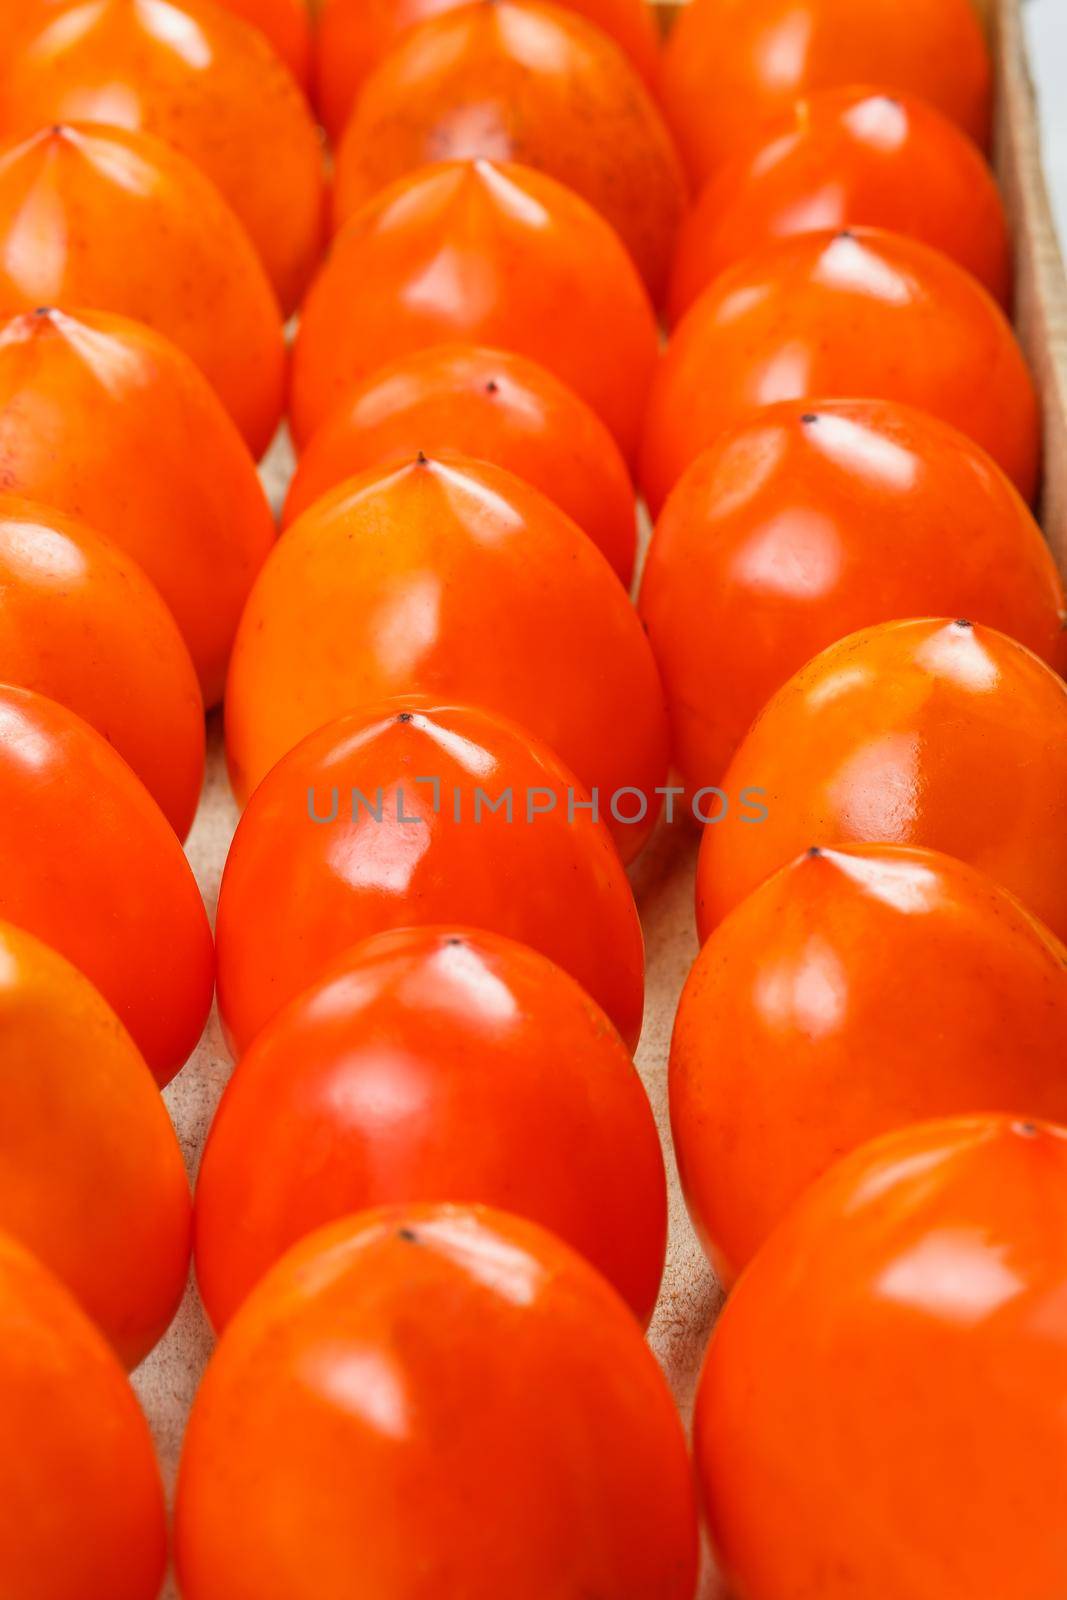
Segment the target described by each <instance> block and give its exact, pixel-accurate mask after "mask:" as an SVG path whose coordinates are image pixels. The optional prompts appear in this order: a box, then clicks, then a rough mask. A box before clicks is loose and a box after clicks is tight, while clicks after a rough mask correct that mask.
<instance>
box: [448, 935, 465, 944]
mask: <svg viewBox="0 0 1067 1600" xmlns="http://www.w3.org/2000/svg"><path fill="white" fill-rule="evenodd" d="M462 943H463V940H462V939H460V938H459V937H458V935H456V934H453V935H452V937H451V939H446V940H445V944H448V945H456V944H462Z"/></svg>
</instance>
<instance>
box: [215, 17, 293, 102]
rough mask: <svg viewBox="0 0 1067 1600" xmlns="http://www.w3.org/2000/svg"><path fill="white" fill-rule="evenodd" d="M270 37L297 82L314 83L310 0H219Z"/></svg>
mask: <svg viewBox="0 0 1067 1600" xmlns="http://www.w3.org/2000/svg"><path fill="white" fill-rule="evenodd" d="M217 4H220V5H222V6H224V7H225V9H226V10H227V11H232V12H233V14H234V16H236V17H243V18H244V20H245V22H250V23H251V24H252V26H253V27H254V28H258V29H259V31H260V33H262V34H264V35H265V37H266V38H267V39H269V41H270V43H271V45H272V46H273V48H274V50H275V51H276V53H277V54H278V55H279V56H280V57H281V59H282V60H283V61H284V62H285V64H286V66H287V67H288V68H289V71H290V72H291V73H292V74H293V77H294V78H295V79H296V81H297V83H298V84H299V85H300V87H301V88H302V89H304V90H308V89H310V87H311V69H312V31H311V16H310V13H309V11H308V7H307V4H306V0H217Z"/></svg>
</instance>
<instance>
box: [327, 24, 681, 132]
mask: <svg viewBox="0 0 1067 1600" xmlns="http://www.w3.org/2000/svg"><path fill="white" fill-rule="evenodd" d="M467 3H468V0H324V4H323V5H322V10H321V13H320V16H319V21H318V27H317V33H316V51H315V55H316V79H317V97H318V104H319V110H320V112H321V113H322V120H323V122H324V123H325V124H326V128H327V131H328V132H329V134H330V136H331V138H332V139H334V140H338V139H340V137H341V135H342V133H343V132H344V128H345V124H346V123H347V121H348V118H349V114H350V112H351V110H352V107H353V105H354V104H355V102H356V97H357V95H358V94H359V91H360V88H361V87H362V84H363V82H364V79H365V78H366V77H367V76H368V74H369V73H370V72H371V71H372V70H373V68H374V67H376V66H377V65H378V63H379V61H381V59H382V57H383V56H385V55H386V54H387V53H388V52H389V50H390V49H391V48H392V47H393V45H394V44H396V42H397V40H398V39H399V38H400V37H401V35H402V33H403V32H404V31H405V29H408V28H410V27H412V25H413V24H415V23H417V22H422V21H424V20H425V19H426V18H427V17H436V16H439V15H440V14H441V13H442V12H444V11H454V10H456V9H457V7H459V6H461V5H465V4H467ZM562 3H563V5H565V6H566V8H567V10H568V11H574V12H577V13H578V15H579V16H583V17H586V18H587V19H588V20H589V21H590V22H594V23H596V25H597V27H599V28H602V29H603V30H604V32H605V33H607V34H610V35H611V37H612V38H613V39H614V40H615V41H616V43H617V44H620V45H621V46H622V48H623V49H624V50H625V51H626V53H627V55H628V56H629V57H630V60H631V61H632V62H633V64H634V66H635V67H636V68H637V69H638V71H639V72H640V74H641V76H642V77H643V78H644V80H645V82H646V83H647V84H648V85H649V86H650V87H655V85H656V83H657V81H658V77H659V57H660V48H659V40H658V38H657V36H656V27H655V24H654V22H653V20H652V11H651V10H650V8H649V6H648V4H647V0H562Z"/></svg>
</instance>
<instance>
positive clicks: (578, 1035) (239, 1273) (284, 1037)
mask: <svg viewBox="0 0 1067 1600" xmlns="http://www.w3.org/2000/svg"><path fill="white" fill-rule="evenodd" d="M1065 987H1067V980H1065ZM1065 1082H1067V1079H1065ZM1064 1098H1065V1100H1067V1095H1065V1097H1064ZM412 1200H419V1201H422V1200H426V1201H430V1200H450V1201H451V1200H455V1201H471V1202H477V1203H480V1204H485V1205H499V1206H506V1207H507V1209H508V1210H509V1211H514V1212H517V1213H518V1214H519V1215H520V1216H524V1217H529V1218H530V1219H531V1220H532V1221H534V1222H539V1223H540V1224H541V1226H542V1227H545V1228H550V1229H551V1230H552V1232H553V1233H555V1234H558V1235H559V1237H560V1238H561V1239H564V1240H566V1242H567V1243H568V1244H569V1245H571V1246H572V1247H573V1248H574V1249H575V1250H578V1251H579V1252H580V1253H581V1254H582V1255H584V1256H585V1257H586V1258H587V1259H588V1260H589V1261H591V1262H592V1263H593V1265H594V1266H595V1267H598V1268H599V1270H600V1271H601V1272H602V1273H603V1274H604V1276H605V1277H606V1278H607V1279H608V1281H609V1283H612V1284H614V1286H615V1288H616V1289H617V1290H618V1291H619V1293H620V1294H621V1295H622V1296H623V1298H624V1299H625V1300H626V1301H627V1302H628V1303H629V1305H630V1307H631V1309H632V1310H633V1312H634V1314H635V1316H637V1317H638V1318H639V1319H640V1320H641V1321H642V1322H643V1323H645V1324H647V1323H648V1321H649V1319H650V1317H651V1315H652V1311H653V1308H654V1307H655V1304H656V1296H657V1294H658V1293H659V1285H660V1277H661V1275H662V1272H663V1257H664V1250H665V1247H666V1238H667V1193H666V1183H665V1180H664V1172H663V1157H662V1154H661V1152H660V1145H659V1135H658V1134H657V1132H656V1124H655V1121H654V1119H653V1116H652V1108H651V1106H650V1105H649V1103H648V1096H647V1095H646V1093H645V1090H644V1088H643V1086H642V1084H641V1080H640V1078H639V1077H638V1075H637V1072H636V1070H635V1068H634V1065H633V1063H632V1061H631V1060H630V1058H629V1056H628V1055H627V1052H626V1048H625V1046H624V1045H623V1043H622V1041H621V1039H620V1038H619V1036H618V1034H617V1033H616V1032H615V1029H614V1028H613V1027H612V1025H611V1023H610V1022H609V1021H608V1019H607V1017H606V1016H605V1015H604V1013H603V1011H601V1009H600V1007H599V1006H598V1005H596V1004H595V1003H594V1002H593V1001H592V1000H591V999H590V998H589V996H588V995H587V994H586V993H585V991H584V990H583V989H581V988H580V987H579V985H578V984H577V983H576V981H575V980H574V979H573V978H572V977H570V976H569V974H568V973H566V972H564V971H563V970H562V969H561V968H560V967H557V966H554V965H553V963H552V962H551V961H549V960H547V959H546V958H545V957H544V956H542V955H539V954H538V953H537V952H536V951H534V950H531V949H529V948H528V947H527V946H525V945H520V944H516V943H515V942H514V941H513V940H511V939H505V938H503V937H502V936H501V935H500V934H498V933H492V932H489V931H488V930H485V929H483V930H478V929H472V928H456V927H455V926H451V925H450V926H444V927H436V928H435V927H428V928H405V929H402V930H400V931H398V932H387V933H381V934H377V935H375V936H374V937H372V938H370V939H367V940H365V941H364V942H363V943H362V944H359V945H356V946H355V947H354V948H353V949H352V950H351V951H349V952H347V953H346V954H345V955H344V956H343V957H341V958H340V959H339V960H338V961H337V963H336V964H335V965H334V966H333V967H332V968H331V969H330V973H329V975H328V976H327V977H324V978H323V979H322V980H321V981H320V982H319V983H317V984H314V985H313V986H312V987H311V988H310V989H308V990H306V991H305V992H304V993H303V994H302V995H300V996H299V997H298V998H297V999H296V1000H294V1001H292V1003H291V1004H290V1005H288V1006H286V1007H285V1009H284V1010H283V1011H281V1012H280V1013H279V1014H278V1016H276V1017H275V1018H274V1019H273V1021H271V1022H269V1023H268V1024H267V1026H266V1027H265V1028H264V1029H263V1030H262V1032H261V1033H260V1034H259V1035H258V1036H257V1038H256V1040H255V1042H254V1043H253V1045H252V1047H251V1048H250V1049H249V1050H248V1052H247V1053H246V1054H245V1055H244V1056H243V1057H242V1059H241V1061H240V1063H239V1065H238V1067H237V1071H236V1072H235V1073H234V1075H233V1077H232V1078H231V1079H230V1082H229V1084H228V1085H227V1088H226V1092H225V1094H224V1096H223V1099H222V1103H221V1105H220V1107H219V1110H218V1114H217V1116H216V1118H215V1121H214V1123H213V1125H212V1129H211V1133H210V1136H209V1138H208V1143H207V1148H206V1150H205V1151H204V1159H203V1161H202V1163H201V1167H200V1177H199V1180H198V1183H197V1191H196V1271H197V1280H198V1282H199V1285H200V1292H201V1295H202V1296H203V1299H204V1304H205V1306H206V1307H207V1310H208V1314H209V1315H210V1317H211V1319H212V1321H213V1322H214V1324H215V1326H216V1327H217V1328H218V1327H221V1326H222V1325H223V1324H224V1323H226V1322H228V1321H229V1319H230V1317H231V1315H232V1314H233V1312H234V1311H235V1310H236V1309H237V1307H238V1306H239V1304H240V1303H241V1301H242V1300H243V1299H244V1298H245V1296H246V1294H247V1293H248V1291H249V1290H250V1289H251V1288H252V1287H253V1286H254V1285H255V1284H256V1283H257V1282H258V1281H259V1279H260V1278H261V1277H262V1276H263V1274H264V1272H265V1271H266V1270H267V1268H268V1267H270V1266H271V1265H272V1264H273V1263H274V1262H275V1261H276V1260H277V1259H278V1258H279V1256H281V1255H283V1254H284V1252H285V1251H286V1250H287V1249H289V1247H290V1246H291V1245H293V1244H295V1243H296V1242H297V1240H299V1239H301V1238H303V1237H304V1235H305V1234H308V1233H311V1232H312V1231H313V1229H315V1228H318V1227H321V1226H323V1225H324V1224H325V1223H328V1222H333V1221H335V1220H336V1219H338V1218H340V1217H344V1216H347V1215H348V1214H349V1213H351V1212H355V1211H365V1210H369V1209H371V1208H372V1207H374V1206H380V1205H388V1204H392V1203H393V1202H400V1203H406V1202H408V1201H412Z"/></svg>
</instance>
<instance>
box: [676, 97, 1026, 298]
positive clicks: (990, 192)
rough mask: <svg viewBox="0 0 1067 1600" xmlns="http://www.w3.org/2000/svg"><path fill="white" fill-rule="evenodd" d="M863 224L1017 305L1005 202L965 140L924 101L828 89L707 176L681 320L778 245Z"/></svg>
mask: <svg viewBox="0 0 1067 1600" xmlns="http://www.w3.org/2000/svg"><path fill="white" fill-rule="evenodd" d="M859 224H862V225H864V226H869V227H877V228H887V229H889V230H890V231H892V232H895V233H904V234H907V235H909V237H911V238H914V239H921V240H923V242H924V243H925V244H929V245H933V246H934V247H935V248H936V249H938V250H943V251H944V252H945V254H946V255H949V256H951V257H952V258H953V259H954V260H955V261H958V262H959V264H960V266H961V267H966V268H967V270H968V272H971V273H973V274H974V276H975V277H976V278H977V279H978V280H979V282H980V283H983V284H984V285H985V287H986V288H987V289H988V290H989V292H990V293H991V294H992V295H993V296H994V297H995V298H996V299H998V300H999V301H1001V303H1002V304H1007V302H1008V300H1009V299H1010V294H1011V277H1012V263H1011V241H1010V239H1009V237H1008V229H1007V223H1006V222H1005V219H1004V202H1003V200H1002V199H1001V197H1000V191H999V189H998V188H997V185H996V180H995V179H994V177H993V174H992V172H991V171H990V169H989V167H988V165H987V163H986V161H985V158H984V157H983V156H982V154H981V152H980V151H979V150H978V149H977V148H976V147H975V145H974V144H972V142H971V141H970V139H968V138H967V136H966V134H964V133H962V132H961V131H960V129H959V128H957V127H956V126H955V124H954V123H952V122H950V121H949V120H948V118H947V117H944V116H942V115H941V113H940V112H939V111H937V110H936V109H935V108H934V107H933V106H931V105H928V104H927V103H926V101H924V100H920V99H918V98H917V97H916V96H915V95H906V94H900V93H893V92H891V91H887V90H884V89H865V88H845V89H824V90H823V91H822V92H821V93H820V94H814V95H811V96H810V97H809V98H807V99H805V100H798V101H797V103H796V105H795V106H793V107H792V109H791V110H790V112H789V113H788V115H787V116H786V117H785V118H784V120H782V121H780V122H775V123H773V124H772V125H771V126H770V127H767V128H761V129H760V130H759V131H758V132H757V133H755V134H754V135H753V136H752V138H751V140H750V141H749V142H748V143H747V144H746V145H744V147H743V148H742V149H740V150H739V151H738V152H737V154H736V155H735V156H733V157H732V158H731V159H730V160H729V161H726V162H724V163H723V165H722V166H721V167H719V168H718V170H717V171H716V172H715V173H714V174H713V175H712V177H711V178H710V179H709V181H708V183H707V185H706V186H705V188H704V190H703V192H702V194H701V196H700V200H699V202H698V204H697V205H696V207H695V208H694V210H693V211H692V213H691V214H690V215H689V217H688V218H687V219H686V221H685V224H684V226H683V229H682V234H681V238H680V240H679V244H678V251H677V255H676V257H675V261H674V268H673V271H672V274H671V292H670V299H669V309H670V314H671V317H672V319H674V320H677V319H678V318H679V317H681V316H682V314H683V313H684V312H685V311H687V310H688V309H689V307H690V306H691V305H692V303H693V301H694V300H696V299H697V297H698V296H699V295H700V294H701V292H702V291H703V290H704V289H706V288H707V287H708V285H709V284H710V283H712V282H713V281H714V280H715V279H716V278H717V277H718V275H719V273H720V272H723V271H724V270H725V269H726V268H727V267H730V266H733V264H734V262H735V261H742V260H744V258H745V257H746V256H749V255H752V254H753V253H754V252H755V251H757V250H759V249H761V248H762V247H763V246H764V245H765V244H767V243H768V242H769V241H770V240H772V239H775V238H784V237H785V236H787V235H789V234H796V233H810V232H811V231H812V230H813V229H818V228H848V227H855V226H857V225H859Z"/></svg>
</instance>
